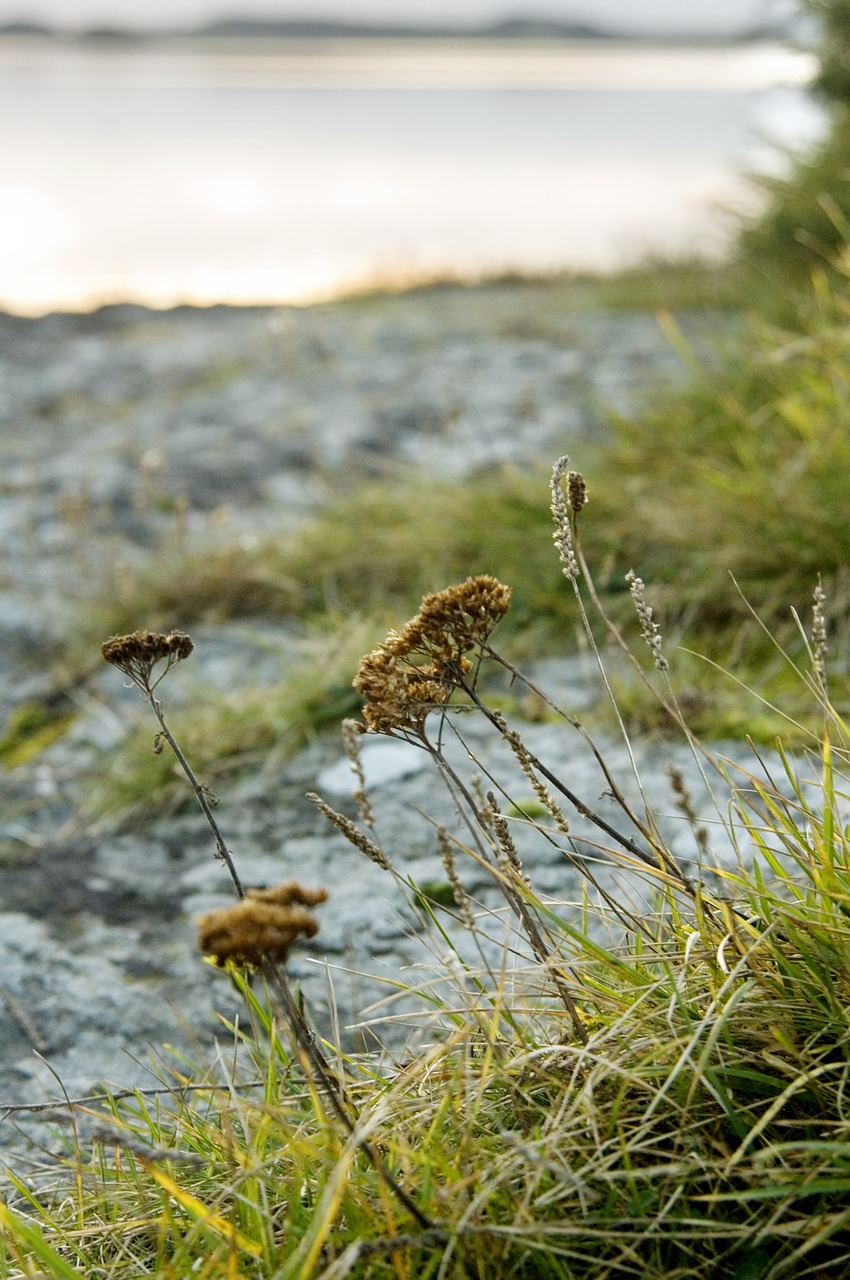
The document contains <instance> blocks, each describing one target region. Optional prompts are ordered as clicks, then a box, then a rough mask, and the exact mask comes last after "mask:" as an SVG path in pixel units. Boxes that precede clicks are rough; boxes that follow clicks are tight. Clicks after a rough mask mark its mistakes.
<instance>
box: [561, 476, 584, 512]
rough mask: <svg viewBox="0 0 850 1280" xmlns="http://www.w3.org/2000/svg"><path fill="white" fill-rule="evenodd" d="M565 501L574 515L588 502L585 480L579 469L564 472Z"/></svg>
mask: <svg viewBox="0 0 850 1280" xmlns="http://www.w3.org/2000/svg"><path fill="white" fill-rule="evenodd" d="M566 486H567V502H568V503H569V504H570V508H571V510H572V512H573V514H574V515H578V513H579V512H580V511H581V509H582V507H586V506H587V503H588V495H587V481H586V480H585V478H584V476H583V475H582V474H581V472H580V471H568V472H567V474H566Z"/></svg>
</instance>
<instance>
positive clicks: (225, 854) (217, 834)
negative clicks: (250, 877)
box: [145, 688, 245, 898]
mask: <svg viewBox="0 0 850 1280" xmlns="http://www.w3.org/2000/svg"><path fill="white" fill-rule="evenodd" d="M145 692H146V693H147V696H148V701H149V702H150V704H151V709H152V710H153V713H154V715H155V716H156V718H157V721H158V723H159V729H160V733H161V734H162V736H163V738H165V741H166V742H167V743H168V745H169V747H170V748H171V750H172V751H173V752H174V754H175V756H176V757H177V760H178V762H179V764H180V768H181V769H182V770H183V772H184V773H185V775H186V777H187V778H188V779H189V783H190V785H191V787H192V790H193V791H194V793H195V795H196V797H197V800H198V804H199V805H200V806H201V809H202V810H203V814H204V817H205V818H206V820H207V822H208V823H209V826H210V830H211V831H212V833H213V839H214V840H215V847H216V852H217V854H218V856H219V858H220V859H221V861H222V862H223V863H224V865H225V866H226V867H227V870H228V872H229V873H230V878H231V880H232V881H233V883H234V885H235V887H236V892H237V893H238V894H239V897H240V898H244V897H245V889H244V887H243V885H242V881H241V880H240V879H239V874H238V872H237V870H236V867H235V866H234V863H233V858H232V856H231V854H230V850H229V849H228V847H227V845H226V844H225V842H224V836H223V835H222V834H221V829H220V827H219V825H218V823H217V822H216V820H215V815H214V813H213V811H212V809H211V807H210V802H209V800H208V799H207V796H206V792H205V791H204V788H203V787H202V786H201V784H200V782H199V781H198V779H197V778H196V777H195V773H194V771H193V769H192V766H191V765H190V764H189V761H188V760H187V759H186V757H185V756H184V754H183V752H182V751H181V750H180V747H179V746H178V745H177V742H176V741H175V739H174V736H173V734H172V733H171V730H170V729H169V727H168V725H167V724H166V722H165V716H164V715H163V714H162V706H161V704H160V702H159V701H158V699H157V698H155V697H154V694H153V690H152V689H150V688H148V689H146V690H145Z"/></svg>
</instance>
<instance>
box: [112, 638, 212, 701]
mask: <svg viewBox="0 0 850 1280" xmlns="http://www.w3.org/2000/svg"><path fill="white" fill-rule="evenodd" d="M194 647H195V646H194V645H193V643H192V641H191V639H190V637H189V636H187V635H186V634H185V632H183V631H170V632H169V633H168V635H164V634H163V633H162V632H159V631H133V632H131V633H130V634H129V635H126V636H110V637H109V639H108V640H104V642H103V644H102V645H101V646H100V652H101V654H102V655H103V660H104V662H108V663H110V665H111V666H113V667H117V668H118V670H119V671H123V672H124V674H125V676H128V677H129V678H130V679H131V680H132V681H133V683H134V684H136V685H138V686H139V688H140V689H142V690H144V691H145V692H146V693H150V692H151V690H152V689H154V688H155V687H156V685H158V684H159V682H160V680H161V679H162V678H163V676H165V675H167V673H168V672H169V671H170V670H171V668H172V667H173V666H174V664H175V663H177V662H182V660H183V659H184V658H188V657H189V654H190V653H191V652H192V650H193V649H194ZM159 662H164V663H165V666H164V668H163V669H162V670H161V671H160V672H159V674H158V676H157V678H156V680H154V681H153V683H151V676H152V675H153V670H154V667H155V666H156V665H157V663H159Z"/></svg>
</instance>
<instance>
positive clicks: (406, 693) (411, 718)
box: [353, 574, 511, 734]
mask: <svg viewBox="0 0 850 1280" xmlns="http://www.w3.org/2000/svg"><path fill="white" fill-rule="evenodd" d="M510 605H511V589H510V587H506V586H505V585H504V583H502V582H499V581H498V579H496V578H493V577H491V576H490V575H489V574H479V575H478V576H477V577H471V578H467V579H466V580H465V581H464V582H459V583H456V584H455V585H454V586H451V587H445V588H444V589H443V590H442V591H437V592H435V593H434V594H432V595H427V596H425V597H424V599H423V601H422V604H421V606H420V609H419V612H418V613H417V614H416V616H415V617H413V618H411V619H410V621H409V622H408V623H406V624H405V626H404V627H403V628H402V629H401V631H391V632H390V633H389V635H388V636H387V637H386V639H385V640H384V641H383V643H382V644H379V645H378V646H377V648H375V649H373V650H372V651H371V653H367V654H366V656H365V657H364V658H363V659H361V662H360V666H359V667H358V669H357V674H356V676H355V677H354V681H353V684H354V687H355V689H357V691H358V692H359V693H360V694H362V696H363V698H364V700H365V703H366V705H365V707H364V709H363V716H364V719H365V721H366V724H367V727H368V728H369V729H371V730H372V732H373V733H389V734H391V733H393V732H397V731H400V732H403V733H404V732H408V733H413V734H420V733H421V732H422V728H423V725H424V723H425V719H426V717H427V715H428V713H429V711H431V710H432V709H433V708H434V707H436V706H441V705H443V704H445V703H446V702H448V700H449V698H450V697H451V695H452V692H453V691H454V690H455V689H458V688H460V687H462V684H463V681H464V679H465V677H466V676H467V675H468V674H469V672H470V671H471V670H472V667H473V664H472V662H471V660H470V659H469V658H467V657H466V654H467V653H468V652H469V651H470V650H473V649H480V647H481V646H482V645H484V644H486V643H487V640H488V639H489V637H490V635H491V633H492V631H493V628H494V627H495V626H496V625H497V623H498V622H500V621H501V619H502V618H503V617H504V616H505V614H506V613H507V612H508V609H509V608H510Z"/></svg>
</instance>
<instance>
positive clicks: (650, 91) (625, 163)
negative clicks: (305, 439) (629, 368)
mask: <svg viewBox="0 0 850 1280" xmlns="http://www.w3.org/2000/svg"><path fill="white" fill-rule="evenodd" d="M811 72H812V65H811V62H810V60H809V59H808V58H806V57H805V56H804V55H802V54H793V53H791V52H789V51H787V50H783V49H781V48H778V47H767V46H763V47H747V48H740V47H739V48H729V49H711V50H698V49H690V50H679V51H677V50H672V49H649V48H645V47H644V48H636V47H628V46H615V45H611V44H604V45H598V46H595V45H589V46H588V45H583V44H582V45H576V46H570V45H567V46H564V45H557V46H555V45H545V44H544V45H521V46H511V47H510V48H508V47H506V46H505V45H504V44H501V45H500V44H486V43H481V44H475V45H464V46H458V45H454V46H453V45H447V44H445V43H440V42H434V43H430V42H427V43H426V42H418V41H417V42H415V43H408V44H405V43H403V42H402V43H399V42H362V41H358V42H356V43H344V42H343V43H334V44H328V43H327V42H323V43H321V44H311V43H309V42H300V43H298V44H294V43H278V42H263V44H262V46H261V47H260V48H259V49H258V48H257V46H256V45H255V46H253V47H251V46H246V45H240V44H239V43H234V44H227V45H225V46H222V45H221V44H216V45H214V46H213V45H210V44H207V45H204V44H203V43H197V44H194V45H182V46H171V47H166V46H159V47H156V46H153V47H148V46H145V47H144V48H141V47H140V48H138V49H133V48H131V47H127V46H124V47H118V46H111V47H109V48H100V49H93V48H89V49H85V48H82V47H78V46H76V47H75V46H72V45H68V46H66V47H61V46H55V45H48V44H42V43H40V42H38V41H35V42H31V43H28V42H21V41H15V42H12V41H8V42H6V43H5V44H3V43H0V120H2V121H3V122H4V123H3V125H2V133H0V138H2V142H1V143H0V149H1V151H2V163H1V164H0V307H3V308H5V309H9V310H14V311H20V312H39V311H45V310H50V309H54V308H65V307H70V308H79V307H87V306H91V305H93V304H96V303H100V302H103V301H109V300H125V299H131V300H136V301H141V302H146V303H149V304H152V305H155V306H165V305H170V304H173V303H175V302H179V301H191V302H201V303H206V302H220V301H225V302H257V301H261V302H278V301H286V302H298V301H306V300H311V299H316V298H320V297H326V296H329V295H332V294H333V293H334V292H339V291H340V290H343V289H345V288H349V287H352V286H355V285H358V284H360V283H363V282H367V281H392V280H404V279H413V278H417V277H421V276H427V275H429V274H434V273H441V272H455V273H456V272H460V273H463V274H467V275H474V274H476V273H484V272H492V271H497V270H502V269H520V270H540V269H549V268H556V267H565V266H567V267H585V266H593V267H612V266H616V265H618V264H621V263H623V262H627V261H629V260H630V259H634V258H635V257H637V256H639V255H640V254H643V253H645V252H647V251H654V252H671V251H680V250H688V249H695V248H701V249H711V250H715V249H720V248H721V247H722V245H723V242H724V237H725V236H726V235H728V233H729V221H728V219H727V218H726V217H724V216H723V214H722V213H721V212H720V211H719V210H718V205H720V206H726V207H740V205H741V203H742V201H745V200H746V199H747V198H750V199H751V198H752V197H751V196H749V197H748V195H747V188H746V186H745V184H744V182H743V181H742V179H741V177H740V174H741V172H742V171H743V170H745V169H749V168H752V167H763V166H764V165H765V164H769V163H772V162H773V161H771V158H770V157H771V151H770V147H769V146H768V143H767V139H768V138H778V139H779V140H780V141H783V142H784V141H788V140H791V141H799V140H801V139H804V138H806V137H807V136H808V135H810V134H811V133H812V132H813V131H814V130H816V129H817V127H818V121H817V117H816V114H815V112H814V109H813V108H812V107H810V106H809V104H808V102H807V100H806V97H805V93H804V88H803V86H804V85H805V83H806V81H807V79H808V77H809V76H810V75H811Z"/></svg>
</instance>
